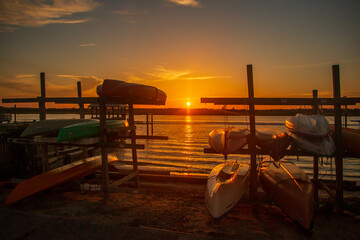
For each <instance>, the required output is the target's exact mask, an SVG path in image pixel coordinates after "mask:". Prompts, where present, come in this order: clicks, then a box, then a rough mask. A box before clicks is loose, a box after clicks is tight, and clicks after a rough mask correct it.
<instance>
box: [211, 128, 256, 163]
mask: <svg viewBox="0 0 360 240" xmlns="http://www.w3.org/2000/svg"><path fill="white" fill-rule="evenodd" d="M248 135H249V130H247V129H244V128H225V129H215V130H213V131H212V132H210V134H209V144H210V146H211V147H212V148H213V149H214V150H215V151H216V152H217V153H221V154H223V155H224V156H225V158H227V155H228V154H231V153H236V152H238V151H239V150H240V149H242V148H243V147H244V146H245V145H246V144H247V137H248Z"/></svg>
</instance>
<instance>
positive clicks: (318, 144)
mask: <svg viewBox="0 0 360 240" xmlns="http://www.w3.org/2000/svg"><path fill="white" fill-rule="evenodd" d="M290 140H291V144H292V146H293V148H295V149H299V150H302V151H304V152H308V153H311V154H314V155H316V156H322V157H330V156H332V155H333V154H334V152H335V143H334V140H333V139H332V137H331V136H330V135H326V136H323V137H306V136H301V135H300V134H295V133H293V134H291V135H290Z"/></svg>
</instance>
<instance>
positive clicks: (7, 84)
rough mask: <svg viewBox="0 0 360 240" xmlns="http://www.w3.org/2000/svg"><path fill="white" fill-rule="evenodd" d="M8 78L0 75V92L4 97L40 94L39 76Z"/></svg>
mask: <svg viewBox="0 0 360 240" xmlns="http://www.w3.org/2000/svg"><path fill="white" fill-rule="evenodd" d="M18 76H21V75H17V76H16V77H15V78H11V79H6V78H3V77H0V83H1V84H0V93H1V95H2V96H3V97H4V98H9V97H36V96H38V95H39V94H40V83H39V78H38V76H35V75H33V77H30V75H26V76H27V77H24V78H22V77H18Z"/></svg>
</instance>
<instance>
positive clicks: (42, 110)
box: [39, 72, 46, 120]
mask: <svg viewBox="0 0 360 240" xmlns="http://www.w3.org/2000/svg"><path fill="white" fill-rule="evenodd" d="M40 89H41V97H40V101H39V111H40V120H45V119H46V113H45V102H46V100H45V99H46V91H45V73H44V72H41V73H40Z"/></svg>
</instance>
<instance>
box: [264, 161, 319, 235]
mask: <svg viewBox="0 0 360 240" xmlns="http://www.w3.org/2000/svg"><path fill="white" fill-rule="evenodd" d="M258 180H259V183H260V185H261V186H262V188H263V189H264V191H265V192H266V193H267V195H268V196H269V197H270V198H271V200H272V201H274V202H275V203H276V204H277V205H278V206H279V207H280V208H281V209H282V211H283V212H284V213H285V214H286V215H288V216H289V217H290V218H291V219H292V220H294V221H296V222H297V223H299V224H300V225H301V226H302V227H303V228H305V229H306V230H310V229H311V228H312V226H313V220H314V193H313V184H312V182H311V181H310V179H309V177H308V176H307V175H306V173H305V172H304V171H302V170H301V169H300V168H299V167H297V166H296V165H295V164H293V163H291V162H287V161H282V160H281V161H279V162H274V161H265V162H263V163H261V165H260V167H259V175H258Z"/></svg>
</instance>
